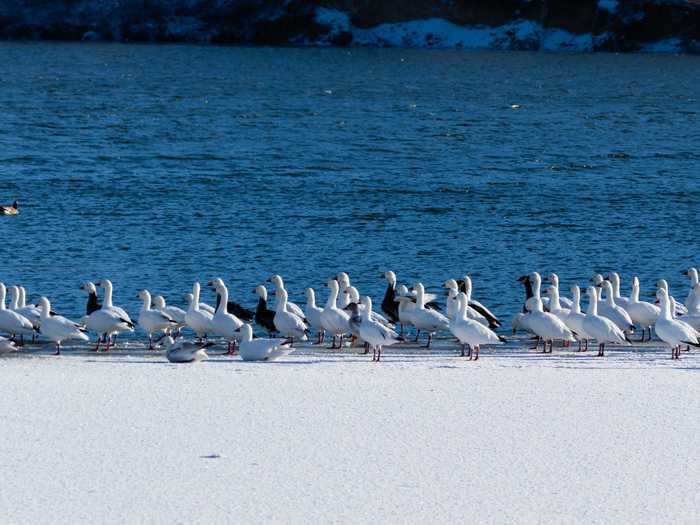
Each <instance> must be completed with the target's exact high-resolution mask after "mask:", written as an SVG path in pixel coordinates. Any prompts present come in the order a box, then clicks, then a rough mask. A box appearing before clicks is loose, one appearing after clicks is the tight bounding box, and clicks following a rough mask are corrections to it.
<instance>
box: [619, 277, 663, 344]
mask: <svg viewBox="0 0 700 525" xmlns="http://www.w3.org/2000/svg"><path fill="white" fill-rule="evenodd" d="M627 313H628V314H629V315H630V318H631V319H632V322H633V323H634V324H636V325H639V326H640V327H641V329H642V339H641V342H644V333H645V332H646V331H647V330H649V339H648V340H649V341H651V327H652V326H654V323H656V320H657V319H658V318H659V314H660V313H661V309H660V308H659V307H658V306H656V305H654V304H651V303H648V302H646V301H640V300H639V278H638V277H637V276H636V275H635V276H634V277H632V297H630V300H629V303H627Z"/></svg>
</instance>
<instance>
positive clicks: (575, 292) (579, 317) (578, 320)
mask: <svg viewBox="0 0 700 525" xmlns="http://www.w3.org/2000/svg"><path fill="white" fill-rule="evenodd" d="M571 295H572V297H573V298H572V301H571V310H569V315H568V316H567V317H566V319H565V320H564V324H566V326H568V327H569V330H571V331H572V332H573V333H574V336H575V337H576V339H578V350H579V352H581V351H584V352H587V351H588V340H589V339H591V336H589V335H588V334H587V333H586V330H584V328H583V322H584V320H585V319H586V314H584V313H582V312H581V290H580V288H579V287H578V285H573V286H572V287H571ZM582 343H584V344H585V346H584V345H582Z"/></svg>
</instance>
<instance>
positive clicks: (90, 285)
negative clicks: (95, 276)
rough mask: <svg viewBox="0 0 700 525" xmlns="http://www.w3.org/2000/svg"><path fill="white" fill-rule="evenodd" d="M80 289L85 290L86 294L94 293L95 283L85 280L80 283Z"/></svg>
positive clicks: (95, 291)
mask: <svg viewBox="0 0 700 525" xmlns="http://www.w3.org/2000/svg"><path fill="white" fill-rule="evenodd" d="M80 289H81V290H83V291H84V292H87V293H88V294H96V293H97V288H96V287H95V283H93V282H90V281H85V282H84V283H83V284H81V285H80Z"/></svg>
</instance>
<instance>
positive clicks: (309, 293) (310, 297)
mask: <svg viewBox="0 0 700 525" xmlns="http://www.w3.org/2000/svg"><path fill="white" fill-rule="evenodd" d="M304 295H305V296H306V308H304V314H305V315H306V320H307V321H308V322H309V325H310V326H311V328H313V329H314V330H316V333H317V334H318V340H317V342H316V343H317V344H319V345H320V344H321V343H323V339H324V337H325V335H326V332H325V330H324V329H323V323H322V322H321V312H323V308H320V307H318V306H316V292H315V291H314V289H313V288H306V289H305V290H304Z"/></svg>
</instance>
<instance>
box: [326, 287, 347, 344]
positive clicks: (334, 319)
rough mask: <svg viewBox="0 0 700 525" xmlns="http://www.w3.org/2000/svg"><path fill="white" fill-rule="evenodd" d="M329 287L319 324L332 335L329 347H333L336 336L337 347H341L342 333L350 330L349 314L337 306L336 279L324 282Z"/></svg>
mask: <svg viewBox="0 0 700 525" xmlns="http://www.w3.org/2000/svg"><path fill="white" fill-rule="evenodd" d="M326 286H328V289H329V293H328V300H327V301H326V306H325V307H324V308H323V312H321V324H322V325H323V328H324V330H326V332H328V333H329V334H331V335H332V336H333V344H332V346H331V348H332V349H333V348H335V347H336V346H335V340H336V337H339V338H340V342H339V344H338V348H341V349H342V348H343V335H344V334H347V333H349V332H350V324H349V321H350V316H349V315H348V313H347V312H345V311H343V310H341V309H339V308H338V303H337V300H338V289H339V285H338V281H336V280H335V279H330V280H329V281H328V283H327V284H326Z"/></svg>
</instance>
